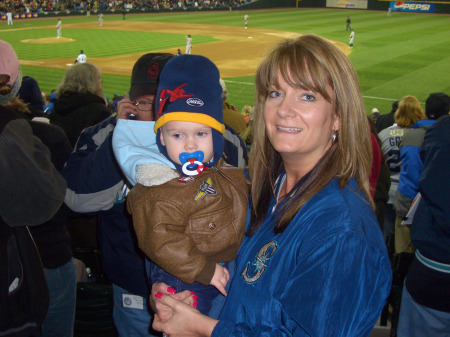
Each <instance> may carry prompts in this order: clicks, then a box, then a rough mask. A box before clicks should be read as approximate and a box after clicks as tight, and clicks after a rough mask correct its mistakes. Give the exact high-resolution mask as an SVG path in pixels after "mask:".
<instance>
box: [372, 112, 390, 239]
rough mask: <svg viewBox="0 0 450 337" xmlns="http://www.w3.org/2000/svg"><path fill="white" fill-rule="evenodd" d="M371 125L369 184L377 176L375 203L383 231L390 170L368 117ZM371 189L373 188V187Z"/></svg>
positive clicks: (375, 131)
mask: <svg viewBox="0 0 450 337" xmlns="http://www.w3.org/2000/svg"><path fill="white" fill-rule="evenodd" d="M367 119H368V121H369V125H370V141H371V143H372V170H371V171H370V176H369V182H371V181H373V180H374V179H375V177H374V176H373V175H377V176H376V183H375V188H374V194H373V202H374V203H375V215H376V216H377V220H378V223H379V225H380V228H381V230H382V231H383V227H384V213H385V209H386V203H387V202H388V200H389V187H390V185H391V180H390V177H389V168H388V166H387V165H386V160H385V156H384V155H383V152H382V151H381V141H380V138H379V137H378V133H377V130H376V129H375V123H374V122H373V120H372V119H371V118H370V117H367ZM371 188H373V187H372V186H371Z"/></svg>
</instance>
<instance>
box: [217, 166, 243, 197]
mask: <svg viewBox="0 0 450 337" xmlns="http://www.w3.org/2000/svg"><path fill="white" fill-rule="evenodd" d="M210 169H212V170H214V171H216V172H217V173H219V174H220V175H221V176H222V177H224V178H225V179H226V180H228V181H229V182H231V183H232V184H233V185H234V186H236V187H237V189H238V190H239V191H240V192H241V194H242V195H243V196H244V197H246V198H247V194H246V193H245V192H244V191H243V190H242V188H241V186H239V185H238V184H236V182H235V181H233V179H231V178H230V177H229V176H227V175H226V174H225V173H224V172H222V171H221V170H219V169H218V168H217V167H215V166H213V167H211V168H210Z"/></svg>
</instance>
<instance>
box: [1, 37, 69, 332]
mask: <svg viewBox="0 0 450 337" xmlns="http://www.w3.org/2000/svg"><path fill="white" fill-rule="evenodd" d="M0 59H1V61H0V94H1V95H3V96H2V105H4V106H8V107H10V108H14V109H15V110H14V111H17V112H20V113H22V114H24V115H26V116H27V117H30V118H29V119H31V117H32V112H31V111H30V110H29V109H28V107H27V105H26V104H25V103H24V102H23V101H22V100H21V99H20V98H18V97H15V96H14V94H15V93H17V92H18V91H16V88H17V86H20V81H21V74H20V72H19V73H18V71H20V70H19V60H18V58H17V56H16V54H15V52H14V50H13V49H12V47H11V46H10V45H9V44H7V43H5V42H4V41H0ZM16 68H17V69H16ZM30 79H31V78H29V79H28V81H29V84H30V83H31V85H32V87H33V88H34V89H36V88H35V86H37V82H36V81H34V80H33V81H31V80H30ZM16 82H17V84H16ZM8 84H10V86H8ZM27 85H28V84H27ZM22 87H23V86H22ZM17 89H18V88H17ZM32 95H35V96H38V97H36V98H35V97H32ZM26 96H27V97H29V99H30V101H39V98H40V99H42V94H41V91H40V90H39V87H38V86H37V90H30V92H28V93H27V95H26ZM18 109H20V111H18ZM29 125H30V126H31V129H32V131H33V134H34V135H35V136H37V137H38V138H39V139H40V140H41V141H42V143H43V144H44V145H46V146H47V148H48V149H49V150H50V154H51V161H52V163H53V166H54V167H53V169H54V170H55V169H56V170H57V171H60V170H61V169H62V168H63V166H64V164H65V162H66V160H67V158H68V157H69V155H70V153H71V152H72V147H71V146H70V143H69V140H68V139H67V136H66V135H65V133H64V132H63V130H61V129H60V128H59V127H57V126H55V125H50V124H48V123H42V122H36V121H29ZM18 153H22V150H20V151H17V153H16V154H15V155H17V154H18ZM3 159H4V158H2V160H3ZM29 174H31V173H29ZM59 178H60V179H61V181H63V179H62V177H61V176H59ZM23 184H24V182H21V183H20V184H17V185H16V186H15V189H17V188H19V186H23ZM64 185H65V184H64ZM64 188H65V186H64ZM19 189H20V188H19ZM5 191H6V190H5ZM40 198H45V195H44V194H43V195H42V196H41V197H40ZM36 202H37V201H36ZM59 206H60V205H59ZM39 211H40V212H45V210H39ZM65 212H66V211H65V208H64V205H63V206H61V207H60V208H59V209H57V212H56V214H55V212H54V213H53V214H52V215H54V216H53V217H52V218H51V219H48V218H47V219H45V221H42V223H39V226H34V227H32V228H30V231H31V234H32V236H33V238H34V240H35V243H36V246H37V248H38V251H39V254H40V257H41V260H42V264H43V266H44V273H45V278H46V281H47V286H48V290H49V295H50V303H49V308H48V312H47V315H46V316H45V320H44V322H43V325H42V334H41V335H40V336H42V337H47V336H61V337H72V335H73V326H74V320H75V298H76V271H75V264H74V262H73V259H72V251H71V249H70V237H69V234H68V232H67V229H66V223H67V216H66V213H65ZM36 216H37V217H38V215H36Z"/></svg>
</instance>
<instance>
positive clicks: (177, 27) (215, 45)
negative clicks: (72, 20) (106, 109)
mask: <svg viewBox="0 0 450 337" xmlns="http://www.w3.org/2000/svg"><path fill="white" fill-rule="evenodd" d="M52 27H53V26H52ZM42 28H49V27H47V26H43V27H42ZM64 28H96V29H111V30H127V31H147V32H148V31H151V32H162V33H173V34H180V32H186V34H190V35H191V36H192V38H193V45H192V53H193V54H200V55H204V56H206V57H208V58H209V59H211V60H212V61H213V62H214V63H215V64H216V65H217V67H218V68H219V70H220V74H221V77H225V78H226V77H237V76H248V75H254V74H255V72H256V68H257V66H258V64H259V63H260V61H261V59H262V57H263V56H264V55H265V54H266V53H267V51H268V50H270V48H272V47H273V46H274V45H275V44H276V43H278V42H280V41H281V40H284V39H286V38H293V37H296V36H299V34H297V33H290V32H284V31H275V30H269V29H259V28H248V29H245V28H244V27H234V26H219V25H203V24H185V23H177V24H167V23H159V22H130V21H111V22H104V23H103V27H101V28H100V27H98V25H97V23H96V22H89V23H81V24H80V23H78V24H66V25H64ZM195 35H209V36H212V37H214V38H215V39H217V40H219V41H215V42H211V43H204V44H199V45H196V44H195ZM72 41H74V40H73V39H69V38H65V37H61V38H59V39H57V38H56V37H54V38H43V39H33V40H23V41H22V42H25V43H70V42H72ZM332 42H333V43H335V44H336V45H337V46H338V47H339V48H340V49H341V50H342V51H343V52H344V53H345V54H348V53H349V51H348V48H347V45H345V44H343V43H341V42H336V41H332ZM184 47H185V45H184V44H183V45H180V46H176V47H174V48H171V49H164V50H157V51H156V50H155V51H153V52H168V53H173V54H175V53H176V50H177V49H178V48H179V49H180V50H181V52H182V53H184ZM145 53H146V52H143V53H138V54H127V55H121V56H115V57H105V58H98V57H89V55H88V62H91V63H94V64H95V65H97V66H98V67H100V69H101V71H102V73H107V74H118V75H131V70H132V68H133V65H134V63H135V62H136V60H137V59H138V58H139V57H140V56H142V55H143V54H145ZM74 58H75V56H74V57H73V58H64V59H46V60H37V61H29V60H20V63H21V64H25V65H33V66H42V67H47V68H59V69H66V68H67V67H68V66H69V65H70V64H73V61H74Z"/></svg>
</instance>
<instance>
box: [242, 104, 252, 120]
mask: <svg viewBox="0 0 450 337" xmlns="http://www.w3.org/2000/svg"><path fill="white" fill-rule="evenodd" d="M252 113H253V107H252V106H251V105H248V104H247V105H244V106H243V107H242V110H241V115H242V116H243V117H244V121H245V124H246V125H248V121H249V120H250V114H252Z"/></svg>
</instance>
